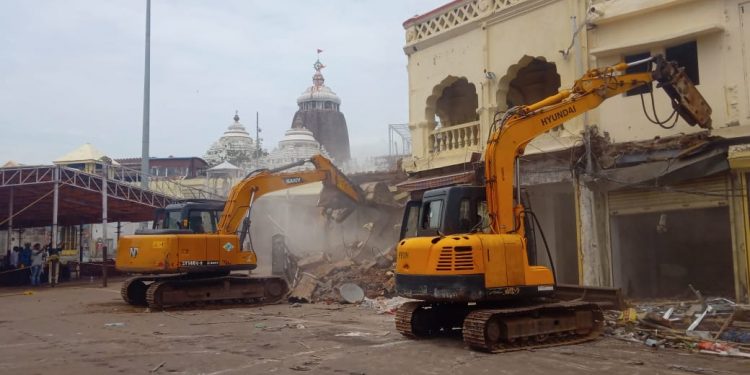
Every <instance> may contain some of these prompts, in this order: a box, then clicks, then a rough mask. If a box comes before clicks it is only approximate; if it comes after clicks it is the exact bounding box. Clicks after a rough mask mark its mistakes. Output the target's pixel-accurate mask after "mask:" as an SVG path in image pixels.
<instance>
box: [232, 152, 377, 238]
mask: <svg viewBox="0 0 750 375" xmlns="http://www.w3.org/2000/svg"><path fill="white" fill-rule="evenodd" d="M308 162H309V163H312V164H313V165H314V166H315V169H314V170H307V171H300V172H284V171H287V170H289V169H291V168H294V167H298V166H301V165H303V164H305V163H308ZM313 182H323V191H322V192H321V201H320V202H319V203H318V205H325V204H324V203H323V201H324V200H326V198H330V196H331V194H333V193H332V191H333V190H335V191H337V192H340V193H343V195H344V196H346V197H348V198H349V199H351V200H352V201H353V202H355V203H364V192H362V189H360V188H359V186H357V185H356V184H354V183H352V182H351V181H349V180H348V179H347V178H346V176H345V175H344V173H343V172H341V171H340V170H339V169H338V168H336V166H335V165H333V163H332V162H331V161H330V160H328V159H327V158H325V157H324V156H321V155H314V156H312V157H311V158H309V159H304V160H301V161H298V162H295V163H291V164H287V165H285V166H282V167H279V168H276V169H270V170H269V169H262V170H258V171H254V172H252V173H250V174H249V175H248V176H247V177H245V178H244V179H243V180H242V181H240V182H239V183H238V184H237V185H235V186H234V187H233V188H232V190H231V191H230V192H229V197H228V198H227V202H226V204H225V206H224V211H223V213H222V215H221V219H220V220H219V225H218V228H217V229H218V233H219V234H234V233H236V231H237V229H238V228H239V226H240V224H241V223H242V220H243V218H244V217H245V215H246V214H247V212H248V210H249V209H250V207H252V204H253V202H254V201H255V200H256V199H258V198H260V197H261V196H263V195H264V194H268V193H271V192H274V191H278V190H284V189H289V188H293V187H295V186H300V185H305V184H310V183H313Z"/></svg>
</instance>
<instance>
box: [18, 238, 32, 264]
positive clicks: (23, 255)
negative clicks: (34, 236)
mask: <svg viewBox="0 0 750 375" xmlns="http://www.w3.org/2000/svg"><path fill="white" fill-rule="evenodd" d="M29 266H31V242H26V243H25V244H24V245H23V249H21V251H20V252H19V253H18V267H21V268H23V267H29Z"/></svg>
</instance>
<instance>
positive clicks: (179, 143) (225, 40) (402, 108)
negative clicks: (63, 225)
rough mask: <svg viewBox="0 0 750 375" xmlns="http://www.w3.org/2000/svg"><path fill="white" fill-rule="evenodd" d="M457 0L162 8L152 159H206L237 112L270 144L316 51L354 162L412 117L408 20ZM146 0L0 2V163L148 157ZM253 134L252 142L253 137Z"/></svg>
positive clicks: (308, 76)
mask: <svg viewBox="0 0 750 375" xmlns="http://www.w3.org/2000/svg"><path fill="white" fill-rule="evenodd" d="M446 2H447V0H399V1H377V0H366V1H365V0H361V1H354V0H338V1H333V0H327V1H324V0H314V1H311V0H306V1H282V2H278V1H251V0H152V9H151V17H152V18H151V156H159V157H166V156H169V155H174V156H202V155H203V154H204V153H205V151H206V150H207V149H208V147H209V146H210V145H211V143H213V142H214V141H215V140H216V139H218V138H219V137H220V136H221V135H222V133H223V132H224V130H225V129H226V127H227V126H228V125H229V124H230V123H231V122H232V116H233V115H234V111H235V110H239V112H240V117H241V122H242V123H243V124H244V125H245V126H246V127H247V128H248V130H251V128H252V129H253V130H254V127H255V112H256V111H258V112H260V124H261V128H262V129H263V132H262V136H261V137H262V138H263V139H264V140H263V144H264V148H267V149H269V150H270V149H273V148H274V147H275V146H276V144H277V142H278V141H279V140H280V139H281V137H282V136H283V134H284V131H285V130H287V129H288V128H289V127H290V126H291V121H292V116H293V115H294V112H295V111H296V109H297V104H296V99H297V97H298V96H299V95H300V94H301V93H302V92H303V91H304V90H305V88H307V87H308V86H310V85H311V84H312V75H313V73H314V71H313V68H312V65H313V63H314V62H315V59H316V49H318V48H320V49H322V50H324V52H323V53H322V55H321V61H322V62H323V64H325V65H326V68H325V69H324V70H323V74H324V76H325V79H326V85H327V86H329V87H330V88H331V89H332V90H333V91H334V92H335V93H337V94H338V95H339V96H340V97H341V99H342V104H341V111H342V112H343V113H344V115H345V116H346V120H347V124H348V127H349V138H350V143H351V147H352V154H353V155H356V156H363V155H365V156H369V155H377V154H385V153H387V150H388V141H387V139H388V130H387V125H388V124H389V123H404V122H406V121H407V120H408V92H407V86H408V85H407V74H406V61H407V59H406V55H404V53H403V50H402V47H403V45H404V30H403V27H402V23H403V21H405V20H406V19H408V18H410V17H411V16H413V15H415V14H422V13H426V12H428V11H429V10H431V9H434V8H436V7H438V6H440V5H442V4H445V3H446ZM145 4H146V0H141V1H139V0H108V1H103V0H66V1H59V0H2V1H0V131H1V132H2V133H1V134H0V164H2V163H4V162H5V161H7V160H16V161H18V162H21V163H24V164H48V163H50V162H51V161H52V160H54V159H56V158H58V157H60V156H62V155H64V154H66V153H67V152H69V151H71V150H73V149H75V148H77V147H78V146H80V145H81V144H83V143H85V142H90V143H92V144H93V145H94V146H95V147H97V148H99V149H100V150H102V151H104V152H105V153H106V154H107V155H109V156H110V157H112V158H123V157H139V156H140V155H141V131H142V116H143V112H142V110H143V69H144V34H145V8H146V7H145ZM253 137H254V133H253Z"/></svg>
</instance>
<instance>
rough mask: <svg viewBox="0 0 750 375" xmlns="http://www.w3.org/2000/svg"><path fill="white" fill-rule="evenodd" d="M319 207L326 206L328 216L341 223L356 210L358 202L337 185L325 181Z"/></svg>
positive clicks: (325, 212)
mask: <svg viewBox="0 0 750 375" xmlns="http://www.w3.org/2000/svg"><path fill="white" fill-rule="evenodd" d="M318 207H322V208H324V214H325V215H326V216H327V217H329V218H331V219H332V220H334V221H335V222H337V223H340V222H342V221H344V220H345V219H346V218H347V217H349V215H351V213H352V212H354V209H355V207H356V204H355V203H354V202H353V201H352V200H351V199H350V198H349V197H347V196H346V195H344V194H343V193H341V191H340V190H338V189H336V187H334V186H332V185H329V184H325V183H324V184H323V189H322V190H321V191H320V197H319V198H318Z"/></svg>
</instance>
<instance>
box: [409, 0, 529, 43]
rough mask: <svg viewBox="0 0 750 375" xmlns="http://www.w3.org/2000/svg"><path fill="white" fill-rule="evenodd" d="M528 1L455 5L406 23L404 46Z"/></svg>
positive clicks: (484, 0) (494, 0)
mask: <svg viewBox="0 0 750 375" xmlns="http://www.w3.org/2000/svg"><path fill="white" fill-rule="evenodd" d="M526 1H528V0H472V1H464V2H459V3H456V4H455V5H454V6H452V7H448V8H446V9H445V10H443V11H438V12H436V13H434V14H428V15H426V16H423V17H417V18H416V19H414V20H413V21H412V22H408V21H407V28H406V44H407V45H410V44H414V43H417V42H419V41H422V40H425V39H428V38H430V37H432V36H434V35H437V34H440V33H443V32H445V31H448V30H451V29H455V28H457V27H459V26H462V25H465V24H467V23H470V22H475V21H477V20H479V19H480V18H482V17H485V16H488V15H490V14H493V13H499V12H503V11H505V10H506V9H508V8H511V7H513V6H514V5H517V4H521V3H525V2H526Z"/></svg>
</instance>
